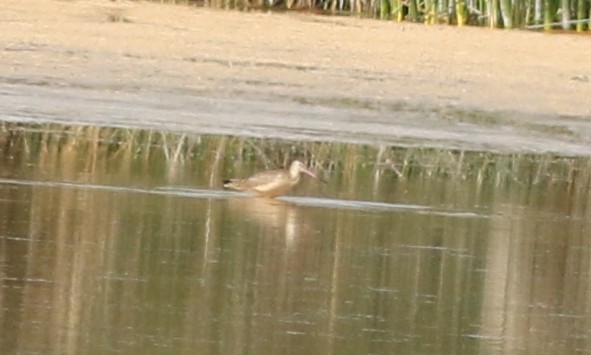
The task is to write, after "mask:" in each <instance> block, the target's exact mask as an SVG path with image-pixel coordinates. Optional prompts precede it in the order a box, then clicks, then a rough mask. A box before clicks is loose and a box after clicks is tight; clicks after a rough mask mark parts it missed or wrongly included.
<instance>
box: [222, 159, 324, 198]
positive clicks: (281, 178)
mask: <svg viewBox="0 0 591 355" xmlns="http://www.w3.org/2000/svg"><path fill="white" fill-rule="evenodd" d="M302 173H304V174H307V175H310V176H311V177H314V178H317V177H316V175H315V174H314V173H313V172H311V171H310V170H308V169H307V168H306V166H305V165H304V164H303V163H302V162H300V161H298V160H295V161H293V162H292V163H291V165H290V166H289V169H287V170H268V171H262V172H260V173H256V174H254V175H253V176H251V177H249V178H246V179H231V180H226V181H224V187H225V188H228V189H232V190H237V191H248V192H254V193H256V194H258V195H260V196H264V197H276V196H280V195H283V194H285V193H287V192H288V191H289V190H291V188H292V187H294V186H295V185H296V184H297V183H298V182H299V181H300V174H302Z"/></svg>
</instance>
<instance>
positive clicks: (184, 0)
mask: <svg viewBox="0 0 591 355" xmlns="http://www.w3.org/2000/svg"><path fill="white" fill-rule="evenodd" d="M152 1H155V2H160V3H172V4H184V5H193V6H205V7H213V8H220V9H238V10H250V9H265V10H277V11H283V10H298V11H302V10H307V11H313V12H317V11H321V12H325V13H328V14H339V15H346V14H349V15H351V14H352V15H356V16H361V17H370V18H379V19H383V20H394V21H398V22H401V21H411V22H423V23H425V24H442V23H447V24H454V25H457V26H463V25H466V24H469V25H476V26H489V27H492V28H526V29H544V30H546V31H550V30H553V29H562V30H567V31H568V30H576V31H577V32H583V31H587V30H589V28H590V26H589V24H590V23H591V22H590V18H591V3H590V2H589V0H423V1H418V0H405V1H403V0H368V1H361V0H267V1H265V0H253V1H248V0H199V1H196V0H152Z"/></svg>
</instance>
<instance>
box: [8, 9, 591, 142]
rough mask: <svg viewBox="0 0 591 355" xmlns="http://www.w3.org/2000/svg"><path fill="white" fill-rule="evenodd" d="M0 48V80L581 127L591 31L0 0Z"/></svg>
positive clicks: (588, 90) (589, 93) (590, 75)
mask: <svg viewBox="0 0 591 355" xmlns="http://www.w3.org/2000/svg"><path fill="white" fill-rule="evenodd" d="M0 48H1V50H2V55H1V56H0V73H1V74H0V77H1V80H2V81H3V82H4V84H5V85H6V84H9V85H13V84H19V85H28V86H37V87H49V88H58V89H59V88H70V89H78V90H94V91H96V90H97V89H100V90H103V91H109V92H111V93H120V94H121V95H127V94H129V95H131V94H134V93H140V92H147V91H149V92H150V93H151V94H154V95H157V93H159V92H162V93H166V94H167V95H173V94H174V93H182V94H183V95H189V96H190V97H217V98H226V99H233V100H234V99H239V100H244V101H245V102H248V101H249V100H254V99H261V98H263V99H264V100H266V101H267V102H285V103H286V105H287V104H289V103H294V104H312V105H318V106H322V107H325V108H326V109H327V110H330V109H335V108H336V109H342V108H345V109H347V108H348V109H354V110H364V109H372V110H378V111H383V110H388V109H392V108H394V109H395V108H397V107H404V110H406V111H415V112H416V111H420V110H425V112H445V110H455V109H458V108H459V109H461V110H472V109H475V110H482V111H491V112H499V111H501V112H503V111H510V112H513V114H512V120H515V119H516V117H520V116H523V117H527V118H524V119H527V120H534V121H535V117H536V116H537V115H544V116H545V117H553V119H554V118H555V119H556V120H560V119H561V118H560V116H561V115H570V116H573V117H575V118H576V119H577V120H578V121H581V120H582V122H583V123H584V124H585V125H587V121H588V120H587V119H588V118H590V117H591V65H590V64H589V58H591V37H589V36H578V35H547V34H541V33H531V32H521V31H499V30H494V31H493V30H489V29H481V28H462V29H458V28H454V27H442V26H441V27H440V26H433V27H427V26H423V25H414V24H398V23H393V22H384V21H375V20H367V19H365V20H363V19H355V18H342V17H324V16H312V15H307V14H267V13H239V12H233V11H215V10H208V9H201V8H187V7H184V6H172V5H160V4H154V3H146V2H129V1H116V2H112V1H99V0H94V1H92V0H91V1H56V0H4V1H3V5H2V11H0ZM11 90H12V89H11ZM10 94H11V95H13V96H14V95H16V94H15V93H14V92H12V91H11V92H10ZM39 95H40V96H42V94H31V93H29V94H27V96H28V97H29V98H31V97H37V96H39ZM32 100H33V102H34V100H35V99H34V98H33V99H32ZM105 101H108V100H106V99H105ZM15 102H16V101H15ZM41 104H42V103H36V105H41ZM14 105H21V106H22V105H24V103H23V102H21V101H18V102H17V103H13V104H12V106H14ZM0 106H1V105H0ZM0 108H1V107H0ZM21 109H22V108H21ZM6 110H9V108H6V109H5V111H6ZM21 113H22V112H21ZM4 114H5V115H6V112H4ZM13 114H15V113H11V114H10V115H13ZM213 114H214V115H215V111H213ZM36 115H37V116H39V115H42V113H40V112H37V113H36ZM571 118H572V117H571ZM385 119H386V118H384V117H382V118H380V120H382V121H383V120H385ZM517 119H518V118H517ZM214 120H215V119H214ZM237 120H238V119H237ZM245 120H247V119H246V118H245ZM332 123H333V124H337V125H338V124H339V122H338V121H337V122H334V121H333V122H332ZM489 123H490V122H489ZM279 124H281V123H279ZM428 124H429V122H425V125H428ZM438 124H439V125H441V126H444V125H445V121H443V123H442V121H438ZM555 124H556V121H553V123H552V125H553V126H554V125H555ZM251 126H252V124H251ZM569 127H570V128H569ZM569 127H567V128H566V129H574V130H578V131H579V135H580V130H579V129H580V127H578V128H573V127H574V126H572V125H571V126H569ZM560 129H563V128H560ZM368 134H371V132H368ZM398 135H400V133H398ZM587 138H588V137H586V138H585V140H586V139H587Z"/></svg>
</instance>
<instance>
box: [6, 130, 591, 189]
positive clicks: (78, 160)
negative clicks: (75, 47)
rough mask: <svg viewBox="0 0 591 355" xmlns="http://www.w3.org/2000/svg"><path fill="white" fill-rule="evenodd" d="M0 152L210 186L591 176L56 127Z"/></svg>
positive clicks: (327, 146) (508, 162)
mask: <svg viewBox="0 0 591 355" xmlns="http://www.w3.org/2000/svg"><path fill="white" fill-rule="evenodd" d="M0 147H2V152H3V154H2V156H3V157H4V159H5V160H6V159H9V160H10V163H11V164H30V162H31V161H42V160H44V159H45V160H46V159H49V160H47V161H46V163H47V164H56V162H58V161H63V160H64V156H65V155H64V154H65V153H66V152H70V153H71V154H70V155H68V159H71V160H73V161H74V162H73V163H74V164H78V165H80V167H81V168H83V169H84V170H85V171H92V167H93V166H95V165H96V164H97V161H101V162H102V163H101V164H107V165H108V166H111V167H112V168H113V169H118V168H124V167H127V168H130V167H131V168H133V167H135V168H133V169H135V170H137V171H139V172H140V173H141V172H142V171H146V169H149V168H148V166H156V167H155V168H154V167H153V168H152V169H156V170H157V171H162V172H163V173H167V174H172V173H174V172H176V171H178V170H180V169H190V168H191V167H193V168H194V169H201V170H202V171H210V173H211V176H212V179H213V176H217V175H219V174H220V171H221V170H222V169H223V168H224V167H226V168H228V169H232V167H235V166H241V165H248V166H258V167H259V168H264V169H271V168H277V167H281V166H287V165H289V163H290V162H291V161H292V160H294V159H301V160H304V161H306V162H307V163H308V164H310V165H311V166H312V167H313V168H314V169H316V170H319V171H320V172H321V173H322V174H323V175H324V176H327V177H330V176H331V175H334V174H336V175H343V176H350V177H353V176H355V175H356V174H357V173H358V172H359V171H367V169H370V170H372V171H373V174H374V175H375V177H376V179H378V180H379V179H381V178H393V179H420V178H434V177H437V178H443V179H450V180H456V181H464V180H467V179H476V180H477V181H478V182H479V183H484V182H491V183H494V184H495V185H497V186H498V185H502V184H504V183H507V182H510V181H518V182H522V183H528V184H533V185H540V184H556V183H564V184H566V185H567V186H569V187H571V188H574V185H575V184H576V183H577V181H579V182H580V181H581V180H580V178H581V177H585V178H584V179H583V180H584V181H586V180H588V179H589V175H590V172H591V159H588V158H580V157H562V156H555V155H551V154H544V155H536V154H496V153H492V152H473V151H463V150H446V149H435V148H422V147H416V148H413V147H396V146H387V145H383V144H382V145H375V146H373V145H353V144H347V143H328V142H314V141H285V140H277V139H261V138H250V137H229V136H208V135H191V134H186V133H179V134H177V133H173V132H155V131H152V130H138V129H122V128H112V127H96V126H64V125H59V124H38V125H24V124H18V123H3V124H2V126H1V131H0ZM74 152H75V154H74ZM60 159H61V160H60ZM163 167H165V169H162V168H163ZM213 182H214V181H213V180H212V181H211V183H212V184H213Z"/></svg>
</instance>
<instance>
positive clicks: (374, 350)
mask: <svg viewBox="0 0 591 355" xmlns="http://www.w3.org/2000/svg"><path fill="white" fill-rule="evenodd" d="M0 147H1V151H0V161H1V162H2V163H1V164H2V170H1V171H0V347H1V348H2V349H5V350H6V353H17V354H24V353H66V354H87V353H90V354H93V353H96V354H109V353H126V354H141V353H171V354H195V353H199V354H218V353H220V354H228V353H252V354H261V353H273V354H276V353H290V354H301V353H309V354H365V353H367V354H392V353H398V354H417V353H420V354H427V353H429V354H452V353H466V354H477V353H481V354H494V353H532V354H539V353H555V354H558V353H564V354H566V353H586V352H590V351H591V346H590V344H591V343H590V341H589V339H590V336H591V334H590V333H591V331H590V330H589V329H591V327H590V324H591V317H590V316H589V312H587V309H588V307H589V301H588V300H589V299H590V297H589V286H588V285H589V281H588V280H589V265H590V259H589V256H590V255H589V254H590V253H589V250H591V249H590V245H589V243H590V242H589V238H587V236H588V234H589V222H588V221H589V220H590V216H589V211H588V209H587V207H588V205H589V184H590V171H591V170H590V163H591V162H590V161H589V159H588V158H580V157H579V158H576V157H572V158H571V157H561V156H553V155H533V154H493V153H486V152H466V151H461V150H439V149H426V148H403V147H394V146H385V145H382V146H380V145H375V146H373V145H352V144H344V143H328V142H322V141H318V142H310V141H308V142H303V143H302V142H296V141H286V140H265V139H254V138H242V137H232V136H215V135H190V134H185V135H176V134H171V133H162V132H158V131H148V130H132V129H113V128H107V127H94V126H61V125H49V124H48V125H16V124H4V130H3V131H2V133H1V134H0ZM294 158H298V159H302V160H304V161H306V163H307V164H309V165H310V166H311V167H312V168H313V169H315V170H317V172H318V173H319V174H321V175H322V176H323V177H324V178H325V179H327V180H328V184H327V185H324V184H321V183H318V182H317V181H314V180H312V179H304V180H303V181H302V183H301V184H300V186H298V187H297V188H296V189H295V190H294V191H293V193H292V194H291V195H290V196H286V197H282V198H280V199H277V200H268V199H261V198H252V197H248V196H244V195H243V194H237V193H233V192H228V191H224V190H222V188H221V180H223V178H227V177H235V176H247V175H249V174H251V173H253V172H255V171H258V170H262V169H269V168H278V167H281V166H285V165H287V164H288V163H289V162H290V161H291V160H292V159H294Z"/></svg>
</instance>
